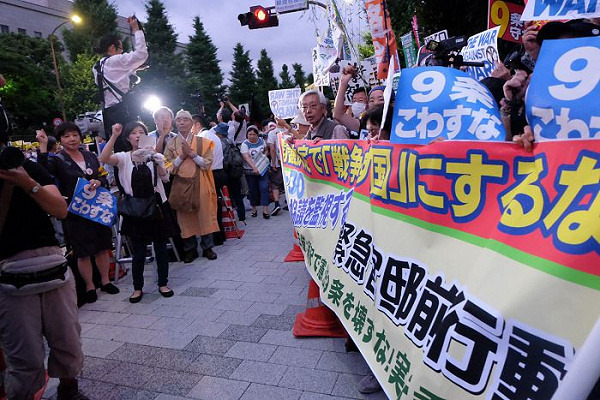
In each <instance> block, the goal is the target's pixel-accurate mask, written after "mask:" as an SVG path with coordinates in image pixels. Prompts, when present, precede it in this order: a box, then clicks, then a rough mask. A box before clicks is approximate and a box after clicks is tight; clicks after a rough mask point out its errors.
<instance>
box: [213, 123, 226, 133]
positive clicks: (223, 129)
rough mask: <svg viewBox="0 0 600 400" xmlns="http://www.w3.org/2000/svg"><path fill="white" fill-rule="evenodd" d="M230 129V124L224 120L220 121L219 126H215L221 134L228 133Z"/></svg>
mask: <svg viewBox="0 0 600 400" xmlns="http://www.w3.org/2000/svg"><path fill="white" fill-rule="evenodd" d="M228 131H229V125H227V124H226V123H224V122H219V123H218V124H217V126H215V132H216V133H217V134H219V135H227V132H228Z"/></svg>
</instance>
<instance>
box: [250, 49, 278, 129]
mask: <svg viewBox="0 0 600 400" xmlns="http://www.w3.org/2000/svg"><path fill="white" fill-rule="evenodd" d="M256 65H257V69H256V75H257V77H256V101H257V103H258V108H259V111H260V114H259V115H258V116H256V115H255V118H256V119H259V120H262V119H264V117H266V116H268V115H270V114H271V112H270V107H269V90H275V89H277V79H276V78H275V71H274V69H273V60H271V58H270V57H269V56H268V55H267V50H265V49H262V50H261V51H260V58H259V59H258V62H257V64H256Z"/></svg>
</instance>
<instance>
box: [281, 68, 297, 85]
mask: <svg viewBox="0 0 600 400" xmlns="http://www.w3.org/2000/svg"><path fill="white" fill-rule="evenodd" d="M279 78H280V79H281V83H280V84H279V87H280V88H281V89H289V88H292V87H294V81H292V78H291V77H290V70H289V69H288V66H287V64H283V65H282V66H281V72H280V73H279Z"/></svg>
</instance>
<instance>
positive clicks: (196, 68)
mask: <svg viewBox="0 0 600 400" xmlns="http://www.w3.org/2000/svg"><path fill="white" fill-rule="evenodd" d="M189 38H190V42H189V44H188V45H187V49H186V57H187V68H188V70H189V73H190V82H189V83H190V86H191V88H192V89H193V90H192V92H194V93H197V92H200V94H201V95H202V101H203V104H204V108H205V112H206V114H208V115H214V114H215V113H216V112H217V109H218V103H217V102H216V101H215V98H214V97H213V95H214V94H215V93H219V92H222V91H223V73H222V72H221V67H219V60H218V59H217V48H216V46H215V45H214V44H213V42H212V39H211V38H210V36H208V34H207V33H206V31H205V30H204V25H203V24H202V22H201V21H200V18H199V17H197V16H196V17H195V18H194V36H190V37H189ZM190 93H191V92H190Z"/></svg>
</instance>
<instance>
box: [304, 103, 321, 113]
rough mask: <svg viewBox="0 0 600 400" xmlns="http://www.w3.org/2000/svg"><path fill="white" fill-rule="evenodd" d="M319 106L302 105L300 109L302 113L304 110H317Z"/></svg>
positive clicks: (314, 104)
mask: <svg viewBox="0 0 600 400" xmlns="http://www.w3.org/2000/svg"><path fill="white" fill-rule="evenodd" d="M319 106H320V104H319V103H312V104H302V105H301V106H300V109H301V110H302V111H306V110H313V111H314V110H316V109H317V108H319Z"/></svg>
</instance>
